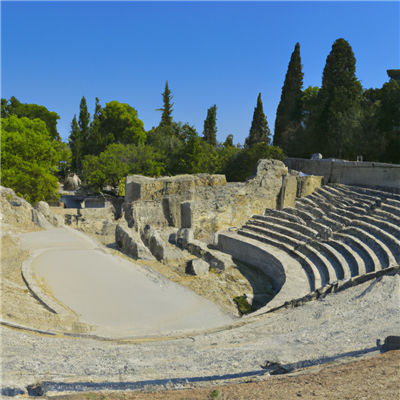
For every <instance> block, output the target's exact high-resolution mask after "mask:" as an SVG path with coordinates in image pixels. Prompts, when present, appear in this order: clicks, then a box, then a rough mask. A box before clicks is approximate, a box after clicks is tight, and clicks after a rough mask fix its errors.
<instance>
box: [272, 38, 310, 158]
mask: <svg viewBox="0 0 400 400" xmlns="http://www.w3.org/2000/svg"><path fill="white" fill-rule="evenodd" d="M303 75H304V74H303V72H302V66H301V58H300V44H299V43H296V45H295V47H294V51H293V53H292V56H291V58H290V62H289V66H288V70H287V73H286V77H285V82H284V84H283V87H282V94H281V101H280V102H279V105H278V109H277V111H276V119H275V130H274V146H279V147H281V148H282V149H283V150H285V151H286V152H287V151H288V142H289V141H296V136H298V135H301V131H302V125H301V122H302V100H301V99H302V96H303V92H302V89H303Z"/></svg>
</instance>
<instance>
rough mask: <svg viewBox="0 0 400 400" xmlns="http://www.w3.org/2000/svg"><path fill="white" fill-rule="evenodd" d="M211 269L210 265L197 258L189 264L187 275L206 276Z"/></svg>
mask: <svg viewBox="0 0 400 400" xmlns="http://www.w3.org/2000/svg"><path fill="white" fill-rule="evenodd" d="M209 269H210V264H208V263H207V262H205V261H204V260H201V259H200V258H197V259H195V260H190V261H189V262H188V263H187V268H186V273H187V274H189V275H204V274H208V271H209Z"/></svg>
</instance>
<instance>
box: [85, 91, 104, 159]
mask: <svg viewBox="0 0 400 400" xmlns="http://www.w3.org/2000/svg"><path fill="white" fill-rule="evenodd" d="M101 121H102V108H101V105H100V100H99V98H98V97H96V100H95V107H94V113H93V120H92V121H91V122H90V125H89V139H88V142H87V151H86V154H100V153H101V151H102V149H103V148H104V146H103V138H102V137H101V134H100V125H101Z"/></svg>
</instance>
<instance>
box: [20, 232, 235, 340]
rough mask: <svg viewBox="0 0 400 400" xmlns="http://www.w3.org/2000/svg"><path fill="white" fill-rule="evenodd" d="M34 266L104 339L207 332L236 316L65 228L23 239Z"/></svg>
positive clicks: (39, 276) (60, 298)
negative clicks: (197, 331)
mask: <svg viewBox="0 0 400 400" xmlns="http://www.w3.org/2000/svg"><path fill="white" fill-rule="evenodd" d="M20 238H21V243H22V248H23V250H31V251H34V259H33V261H32V267H33V270H34V271H35V274H36V275H37V277H38V279H39V280H44V281H45V282H46V283H47V285H48V286H49V287H50V288H51V291H52V294H54V296H55V297H56V298H57V299H58V300H60V301H61V302H62V303H63V304H65V305H66V306H67V307H69V308H70V309H71V310H73V311H74V312H75V313H77V314H78V315H79V322H82V323H86V324H89V325H92V326H94V327H95V328H93V330H92V333H95V334H99V335H105V336H131V335H142V336H143V335H162V334H166V333H167V332H171V331H187V330H198V329H208V328H213V327H216V326H221V325H225V324H228V323H231V322H232V321H233V320H234V318H233V317H230V316H228V315H227V314H225V313H224V312H223V311H222V310H221V309H220V308H219V307H218V306H217V305H215V304H213V303H212V302H211V301H209V300H207V299H204V298H203V297H201V296H199V295H197V294H196V293H194V292H192V291H190V290H188V289H186V288H184V287H182V286H180V285H177V284H176V283H174V282H170V281H168V280H167V279H166V278H164V277H163V276H162V275H161V274H157V273H156V272H152V271H151V270H150V269H147V270H146V269H145V268H144V267H143V266H141V265H140V264H136V263H132V262H129V261H127V260H124V259H122V258H120V257H115V256H114V255H112V254H107V253H106V252H105V251H104V250H103V249H101V248H99V247H97V246H96V244H95V243H94V242H93V241H91V240H90V239H89V238H87V237H86V236H84V235H82V234H81V233H79V232H76V231H74V230H73V229H71V228H69V229H66V228H59V229H53V230H50V231H44V232H35V233H27V234H23V235H21V237H20Z"/></svg>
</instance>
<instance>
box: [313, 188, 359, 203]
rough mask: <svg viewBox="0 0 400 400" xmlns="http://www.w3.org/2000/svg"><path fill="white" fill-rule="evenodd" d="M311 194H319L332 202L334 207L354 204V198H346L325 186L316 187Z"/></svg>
mask: <svg viewBox="0 0 400 400" xmlns="http://www.w3.org/2000/svg"><path fill="white" fill-rule="evenodd" d="M312 195H315V196H320V197H321V198H323V199H324V200H325V201H327V202H330V203H332V204H333V205H334V206H335V207H339V208H344V207H347V206H352V205H354V204H355V201H354V200H350V199H348V198H347V197H346V196H343V195H342V194H341V193H339V192H337V191H336V190H332V189H330V190H328V189H326V186H323V187H320V188H318V189H317V190H316V191H315V192H314V193H312Z"/></svg>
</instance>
